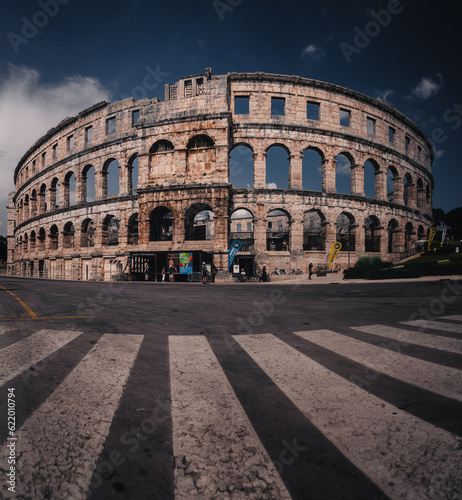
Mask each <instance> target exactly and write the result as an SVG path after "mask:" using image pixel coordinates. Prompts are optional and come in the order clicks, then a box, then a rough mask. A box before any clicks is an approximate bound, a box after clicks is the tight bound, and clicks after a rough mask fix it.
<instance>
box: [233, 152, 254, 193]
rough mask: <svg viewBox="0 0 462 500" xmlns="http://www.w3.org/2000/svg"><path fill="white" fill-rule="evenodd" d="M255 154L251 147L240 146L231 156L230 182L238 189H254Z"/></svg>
mask: <svg viewBox="0 0 462 500" xmlns="http://www.w3.org/2000/svg"><path fill="white" fill-rule="evenodd" d="M253 175H254V174H253V152H252V149H251V148H250V146H248V145H246V144H239V145H237V146H235V147H234V148H233V149H232V150H231V153H230V155H229V182H230V183H231V184H232V185H233V186H234V187H235V188H236V189H250V188H252V187H253Z"/></svg>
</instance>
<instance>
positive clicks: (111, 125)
mask: <svg viewBox="0 0 462 500" xmlns="http://www.w3.org/2000/svg"><path fill="white" fill-rule="evenodd" d="M115 131H116V119H115V116H113V117H112V118H108V119H107V120H106V133H107V134H108V135H109V134H115Z"/></svg>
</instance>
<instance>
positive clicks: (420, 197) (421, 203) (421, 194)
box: [417, 178, 425, 209]
mask: <svg viewBox="0 0 462 500" xmlns="http://www.w3.org/2000/svg"><path fill="white" fill-rule="evenodd" d="M424 207H425V190H424V186H423V182H422V179H420V178H419V179H417V208H420V209H422V208H424Z"/></svg>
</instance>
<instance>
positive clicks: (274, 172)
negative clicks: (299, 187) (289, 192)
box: [266, 144, 290, 189]
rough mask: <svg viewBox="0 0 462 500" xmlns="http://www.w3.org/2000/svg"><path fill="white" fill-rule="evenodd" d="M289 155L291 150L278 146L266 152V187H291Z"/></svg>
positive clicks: (271, 147)
mask: <svg viewBox="0 0 462 500" xmlns="http://www.w3.org/2000/svg"><path fill="white" fill-rule="evenodd" d="M289 155H290V152H289V150H288V149H286V148H285V147H283V146H280V145H278V144H275V145H273V146H270V147H269V148H268V149H267V150H266V187H267V188H268V189H287V188H288V187H289V163H290V162H289Z"/></svg>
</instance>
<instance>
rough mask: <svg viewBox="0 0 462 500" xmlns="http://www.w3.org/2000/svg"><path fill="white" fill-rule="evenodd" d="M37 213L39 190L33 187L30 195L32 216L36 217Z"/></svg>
mask: <svg viewBox="0 0 462 500" xmlns="http://www.w3.org/2000/svg"><path fill="white" fill-rule="evenodd" d="M36 215H37V191H36V189H33V190H32V192H31V195H30V216H31V217H35V216H36Z"/></svg>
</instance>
